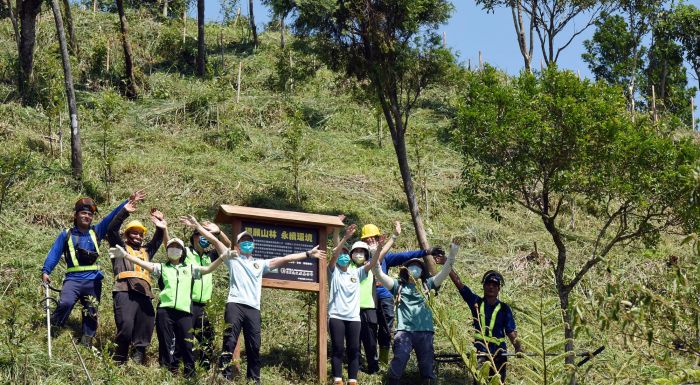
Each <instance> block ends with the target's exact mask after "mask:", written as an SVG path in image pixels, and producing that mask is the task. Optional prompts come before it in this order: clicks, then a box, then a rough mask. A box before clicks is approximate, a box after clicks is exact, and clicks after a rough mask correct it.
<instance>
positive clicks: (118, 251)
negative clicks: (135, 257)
mask: <svg viewBox="0 0 700 385" xmlns="http://www.w3.org/2000/svg"><path fill="white" fill-rule="evenodd" d="M109 257H110V258H111V259H122V258H124V257H126V250H124V248H123V247H121V246H119V245H117V247H110V248H109Z"/></svg>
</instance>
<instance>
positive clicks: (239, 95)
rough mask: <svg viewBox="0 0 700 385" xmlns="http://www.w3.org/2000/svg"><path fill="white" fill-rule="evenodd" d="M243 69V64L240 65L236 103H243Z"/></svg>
mask: <svg viewBox="0 0 700 385" xmlns="http://www.w3.org/2000/svg"><path fill="white" fill-rule="evenodd" d="M242 69H243V62H242V61H241V62H240V63H238V86H237V89H236V103H238V102H240V101H241V70H242Z"/></svg>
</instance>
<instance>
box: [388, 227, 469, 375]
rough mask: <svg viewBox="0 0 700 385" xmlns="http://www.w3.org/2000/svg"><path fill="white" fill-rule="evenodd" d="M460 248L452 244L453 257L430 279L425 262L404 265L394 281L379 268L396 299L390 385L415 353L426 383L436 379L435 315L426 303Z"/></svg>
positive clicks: (389, 372)
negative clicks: (434, 363)
mask: <svg viewBox="0 0 700 385" xmlns="http://www.w3.org/2000/svg"><path fill="white" fill-rule="evenodd" d="M458 249H459V247H458V246H457V244H455V243H454V241H453V243H452V244H451V245H450V254H449V256H448V257H447V262H446V263H445V266H444V267H443V268H442V270H440V272H439V273H437V274H436V275H435V276H430V274H429V273H428V271H427V269H426V267H425V265H424V263H423V260H422V259H411V260H409V261H407V262H405V263H404V265H403V266H402V268H401V272H400V273H399V279H394V278H391V277H389V276H388V275H387V274H385V273H384V272H383V271H382V270H381V269H380V268H378V267H377V266H379V265H377V266H375V268H374V274H375V276H376V277H377V279H378V280H379V281H380V282H381V283H382V284H383V285H384V287H386V289H387V290H389V292H391V293H392V294H393V295H394V296H396V303H397V310H396V319H397V325H396V335H395V336H394V344H393V352H394V357H393V358H392V359H391V363H390V364H389V371H388V373H387V382H386V383H387V384H388V385H397V384H399V382H400V379H401V376H402V375H403V372H404V370H405V368H406V364H407V363H408V359H409V357H410V355H411V351H413V350H415V352H416V359H417V360H418V369H419V371H420V375H421V377H422V379H423V383H424V384H430V383H431V382H432V381H434V380H435V373H434V371H433V358H434V351H435V350H434V346H433V343H434V332H435V329H434V326H433V313H432V311H431V310H430V308H429V307H428V306H427V304H426V300H427V297H428V296H430V290H433V289H437V288H439V287H440V285H442V282H443V281H444V280H445V279H446V278H447V276H448V275H449V272H450V271H451V270H452V265H453V264H454V260H455V257H456V256H457V251H458Z"/></svg>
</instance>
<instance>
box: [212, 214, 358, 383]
mask: <svg viewBox="0 0 700 385" xmlns="http://www.w3.org/2000/svg"><path fill="white" fill-rule="evenodd" d="M215 221H216V222H217V223H228V224H230V225H231V228H232V234H231V235H232V237H231V239H232V240H235V239H236V235H238V234H239V233H240V232H241V231H244V230H245V231H247V232H249V233H250V234H251V235H252V236H253V238H255V251H254V252H253V257H254V258H260V259H269V258H275V257H282V256H285V255H288V254H293V253H299V252H303V251H307V250H310V249H311V248H313V247H314V246H316V245H318V246H319V249H320V250H326V248H327V242H326V241H327V239H328V234H330V233H331V232H332V231H333V230H334V229H335V228H341V227H343V226H345V225H344V224H343V222H342V221H341V220H340V219H339V218H338V217H336V216H332V215H319V214H308V213H300V212H294V211H281V210H271V209H259V208H253V207H244V206H230V205H221V207H219V211H218V212H217V214H216V220H215ZM326 263H327V262H326V260H325V259H322V260H320V259H315V258H307V259H304V260H302V261H298V262H292V263H288V264H286V265H284V266H282V267H280V268H279V269H276V270H273V271H271V272H269V273H267V274H265V275H264V276H263V280H262V285H263V287H269V288H276V289H286V290H301V291H311V292H316V293H318V300H317V305H318V306H317V315H318V322H317V333H316V334H317V341H316V348H317V352H318V353H317V356H316V357H317V370H318V379H319V382H320V383H325V382H326V359H327V351H326V347H327V345H326V341H327V335H328V330H327V328H328V320H327V316H328V314H327V313H328V311H327V308H328V290H327V278H328V277H327V274H326ZM240 345H241V344H240V343H239V344H237V345H236V351H235V352H234V360H236V359H238V358H239V357H240Z"/></svg>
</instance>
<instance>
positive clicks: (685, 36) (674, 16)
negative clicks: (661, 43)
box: [666, 4, 700, 87]
mask: <svg viewBox="0 0 700 385" xmlns="http://www.w3.org/2000/svg"><path fill="white" fill-rule="evenodd" d="M666 23H667V25H666V28H667V30H668V31H669V33H670V35H671V36H672V37H673V38H674V39H676V40H677V41H679V42H680V43H681V45H682V46H683V50H684V51H685V56H686V59H687V60H688V61H689V62H690V63H691V65H692V66H693V69H694V70H695V74H696V76H697V77H698V87H700V9H698V8H697V7H696V6H694V5H692V4H682V5H679V6H678V7H676V8H675V9H674V10H673V11H672V12H671V13H670V14H669V15H668V18H667V19H666Z"/></svg>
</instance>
